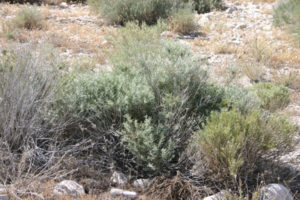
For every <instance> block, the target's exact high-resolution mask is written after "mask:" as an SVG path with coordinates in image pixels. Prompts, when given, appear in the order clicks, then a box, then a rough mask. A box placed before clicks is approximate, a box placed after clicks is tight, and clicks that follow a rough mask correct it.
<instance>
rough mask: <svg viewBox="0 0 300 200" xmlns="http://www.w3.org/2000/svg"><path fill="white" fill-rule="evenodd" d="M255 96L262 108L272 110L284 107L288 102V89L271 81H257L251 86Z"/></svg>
mask: <svg viewBox="0 0 300 200" xmlns="http://www.w3.org/2000/svg"><path fill="white" fill-rule="evenodd" d="M253 90H254V91H255V93H256V94H257V96H258V97H259V98H260V99H261V102H262V104H261V106H262V108H264V109H267V110H270V111H273V110H276V109H279V108H283V107H285V106H286V105H287V104H288V103H289V102H290V93H289V89H288V88H287V87H285V86H282V85H280V86H276V85H274V84H273V83H267V82H265V83H263V82H261V83H258V84H256V85H255V86H254V87H253Z"/></svg>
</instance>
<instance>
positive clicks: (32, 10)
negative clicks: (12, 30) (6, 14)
mask: <svg viewBox="0 0 300 200" xmlns="http://www.w3.org/2000/svg"><path fill="white" fill-rule="evenodd" d="M11 23H12V24H13V25H14V26H16V27H17V28H25V29H36V28H38V29H40V28H42V27H43V26H44V16H43V14H42V13H41V12H40V11H39V10H38V9H37V8H36V7H34V6H26V7H23V8H21V10H20V11H18V13H17V15H16V17H15V18H13V19H12V21H11Z"/></svg>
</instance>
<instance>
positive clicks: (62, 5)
mask: <svg viewBox="0 0 300 200" xmlns="http://www.w3.org/2000/svg"><path fill="white" fill-rule="evenodd" d="M59 7H60V8H62V9H65V8H67V7H68V4H67V3H66V2H61V4H59Z"/></svg>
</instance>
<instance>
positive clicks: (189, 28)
mask: <svg viewBox="0 0 300 200" xmlns="http://www.w3.org/2000/svg"><path fill="white" fill-rule="evenodd" d="M191 10H192V9H191V8H190V6H187V7H186V8H183V9H179V11H178V12H175V13H174V14H172V15H171V16H170V18H169V24H168V26H169V29H170V30H171V31H174V32H178V33H181V34H188V33H192V32H194V31H195V30H196V23H195V19H194V13H193V12H192V11H191Z"/></svg>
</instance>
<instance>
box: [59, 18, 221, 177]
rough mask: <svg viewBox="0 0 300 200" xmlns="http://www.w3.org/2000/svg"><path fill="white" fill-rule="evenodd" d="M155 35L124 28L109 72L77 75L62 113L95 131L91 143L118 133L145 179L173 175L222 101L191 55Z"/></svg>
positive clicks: (146, 29) (147, 29)
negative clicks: (193, 137) (195, 132)
mask: <svg viewBox="0 0 300 200" xmlns="http://www.w3.org/2000/svg"><path fill="white" fill-rule="evenodd" d="M158 30H160V28H157V27H147V26H146V25H142V26H141V27H139V26H138V25H134V24H129V25H128V26H127V27H125V28H123V30H122V32H121V33H120V35H119V36H118V37H117V38H116V40H115V41H114V45H115V49H114V52H113V53H112V54H111V55H110V58H111V61H112V64H113V66H114V70H113V71H112V72H105V71H101V72H99V73H97V74H94V73H86V74H81V75H78V76H76V77H75V79H74V81H72V82H71V83H70V84H69V89H68V90H67V91H66V92H64V94H63V95H64V98H63V100H62V102H63V105H62V109H61V113H70V115H71V116H76V117H77V118H79V121H80V123H79V124H82V126H83V127H85V129H88V130H92V129H94V131H92V132H93V133H92V134H93V135H94V136H95V141H99V140H101V137H102V135H103V134H105V132H107V131H109V130H110V131H117V132H118V133H119V134H120V135H121V136H122V137H121V140H122V142H123V145H124V146H125V147H126V148H127V149H128V150H129V152H130V153H131V154H132V155H133V156H134V158H135V163H136V164H138V166H142V167H143V168H144V171H147V173H146V174H147V175H148V176H149V175H153V174H159V173H163V172H167V173H172V172H173V169H174V166H175V165H177V164H178V160H179V159H180V156H181V154H182V152H183V151H184V149H185V146H186V145H187V144H188V139H189V137H190V135H191V134H192V132H193V130H196V129H198V128H199V126H200V124H201V123H202V122H203V120H204V119H205V117H206V116H208V115H209V113H210V111H211V110H215V109H218V108H219V106H220V103H221V99H222V92H221V91H219V89H218V88H216V87H215V86H213V85H211V84H209V83H208V82H207V73H206V71H204V70H203V69H202V67H201V64H200V62H199V60H198V59H196V58H194V57H193V55H192V53H191V51H190V50H188V48H187V47H184V46H182V45H181V44H179V43H177V42H172V41H163V40H160V39H158V38H157V37H156V35H157V34H158V32H159V31H158ZM130 33H132V34H130ZM95 127H96V128H95ZM97 127H98V128H97ZM95 130H97V131H95ZM141 141H144V142H141ZM146 151H147V152H149V154H147V155H145V152H146Z"/></svg>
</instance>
